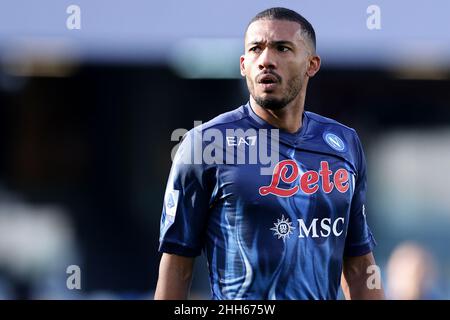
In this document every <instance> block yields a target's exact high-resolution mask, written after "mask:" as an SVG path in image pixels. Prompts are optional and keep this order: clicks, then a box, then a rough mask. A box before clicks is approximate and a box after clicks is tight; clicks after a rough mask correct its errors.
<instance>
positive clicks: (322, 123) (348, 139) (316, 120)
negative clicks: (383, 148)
mask: <svg viewBox="0 0 450 320" xmlns="http://www.w3.org/2000/svg"><path fill="white" fill-rule="evenodd" d="M305 116H306V117H307V118H308V120H309V122H308V132H309V133H310V134H311V135H312V136H314V137H316V139H318V140H315V141H321V144H322V145H323V146H324V150H327V151H332V152H333V153H335V154H337V155H340V156H343V157H345V158H346V159H348V160H349V161H350V162H351V163H354V164H355V167H356V168H361V166H362V165H363V162H364V160H363V157H364V151H363V148H362V144H361V141H360V138H359V136H358V134H357V132H356V130H355V129H353V128H351V127H349V126H346V125H344V124H342V123H340V122H338V121H336V120H334V119H330V118H327V117H324V116H322V115H319V114H317V113H314V112H310V111H305Z"/></svg>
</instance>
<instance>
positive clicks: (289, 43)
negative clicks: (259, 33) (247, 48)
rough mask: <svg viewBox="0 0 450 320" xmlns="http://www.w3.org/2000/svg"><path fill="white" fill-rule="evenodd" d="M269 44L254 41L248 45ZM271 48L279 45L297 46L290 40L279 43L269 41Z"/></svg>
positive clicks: (279, 41)
mask: <svg viewBox="0 0 450 320" xmlns="http://www.w3.org/2000/svg"><path fill="white" fill-rule="evenodd" d="M265 43H267V41H252V42H249V43H248V44H247V45H261V44H265ZM268 45H269V46H272V47H274V46H279V45H290V46H295V44H294V43H293V42H292V41H288V40H278V41H269V42H268Z"/></svg>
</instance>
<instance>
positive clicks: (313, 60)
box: [306, 55, 320, 78]
mask: <svg viewBox="0 0 450 320" xmlns="http://www.w3.org/2000/svg"><path fill="white" fill-rule="evenodd" d="M319 69H320V57H319V56H318V55H313V56H311V57H310V58H309V65H308V68H307V69H306V74H307V75H308V77H310V78H312V77H314V75H315V74H316V73H317V72H319Z"/></svg>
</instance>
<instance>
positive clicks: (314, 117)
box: [305, 111, 356, 135]
mask: <svg viewBox="0 0 450 320" xmlns="http://www.w3.org/2000/svg"><path fill="white" fill-rule="evenodd" d="M305 115H306V116H307V117H308V119H309V120H310V121H311V122H312V124H313V125H315V126H316V127H321V128H322V129H336V130H339V131H341V132H345V133H347V134H352V135H355V134H356V131H355V129H353V128H350V127H348V126H346V125H344V124H342V123H340V122H338V121H336V120H334V119H331V118H327V117H324V116H322V115H320V114H317V113H314V112H311V111H305Z"/></svg>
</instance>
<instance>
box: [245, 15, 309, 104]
mask: <svg viewBox="0 0 450 320" xmlns="http://www.w3.org/2000/svg"><path fill="white" fill-rule="evenodd" d="M308 41H309V40H307V39H305V38H304V36H303V35H302V33H301V26H300V25H299V24H298V23H296V22H293V21H284V20H267V19H262V20H257V21H255V22H253V23H252V24H250V26H249V27H248V30H247V33H246V37H245V54H244V55H242V56H241V63H240V65H241V74H242V76H245V78H246V80H247V86H248V89H249V91H250V94H251V96H252V97H253V99H254V100H255V101H256V103H258V104H259V105H260V106H262V107H263V108H267V109H271V110H278V109H282V108H284V107H285V106H286V105H287V104H288V103H290V102H291V101H293V100H294V99H295V98H296V97H297V96H298V95H299V92H300V90H301V88H302V86H303V85H305V83H306V81H307V77H308V75H309V76H312V75H314V73H315V72H313V74H308V72H309V73H310V69H311V68H310V59H311V57H312V48H311V45H310V44H309V42H308Z"/></svg>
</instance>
